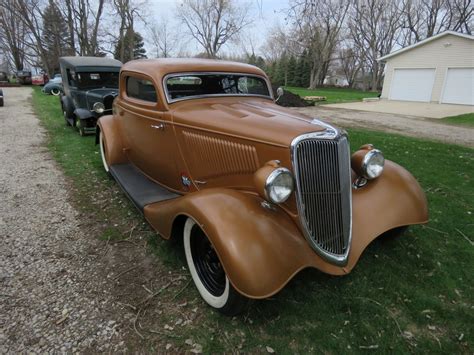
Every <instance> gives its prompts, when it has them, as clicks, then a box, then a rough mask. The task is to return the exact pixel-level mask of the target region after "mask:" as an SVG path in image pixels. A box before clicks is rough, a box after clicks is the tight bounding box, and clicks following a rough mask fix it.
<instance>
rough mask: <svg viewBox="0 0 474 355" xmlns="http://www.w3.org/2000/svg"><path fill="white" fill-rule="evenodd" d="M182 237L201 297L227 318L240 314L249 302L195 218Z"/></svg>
mask: <svg viewBox="0 0 474 355" xmlns="http://www.w3.org/2000/svg"><path fill="white" fill-rule="evenodd" d="M183 234H184V235H183V237H184V251H185V254H186V260H187V263H188V268H189V272H190V273H191V276H192V278H193V281H194V284H195V285H196V288H197V289H198V291H199V293H200V294H201V297H202V298H203V299H204V301H206V303H207V304H209V305H210V306H211V307H213V308H215V309H217V310H218V311H219V312H221V313H223V314H225V315H228V316H233V315H236V314H238V313H241V312H242V311H243V310H244V309H245V307H246V306H247V304H248V301H249V299H248V298H247V297H245V296H243V295H241V294H240V293H238V292H237V291H236V290H235V289H234V287H233V286H232V284H231V283H230V282H229V279H228V278H227V275H226V273H225V270H224V268H223V267H222V264H221V262H220V260H219V256H218V255H217V253H216V251H215V250H214V247H213V246H212V244H211V243H210V241H209V239H208V238H207V236H206V234H205V233H204V232H203V230H202V229H201V228H200V227H199V225H198V224H197V223H196V222H195V221H194V220H193V219H192V218H188V219H187V221H186V223H185V225H184V233H183Z"/></svg>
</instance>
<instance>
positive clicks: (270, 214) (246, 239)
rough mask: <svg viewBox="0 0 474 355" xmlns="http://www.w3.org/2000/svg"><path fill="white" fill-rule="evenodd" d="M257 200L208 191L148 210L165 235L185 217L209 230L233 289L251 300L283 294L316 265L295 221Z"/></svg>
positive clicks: (233, 191)
mask: <svg viewBox="0 0 474 355" xmlns="http://www.w3.org/2000/svg"><path fill="white" fill-rule="evenodd" d="M261 202H262V199H261V198H260V197H258V196H255V195H251V194H247V193H242V192H239V191H235V190H230V189H207V190H203V191H200V192H196V193H193V194H188V195H186V196H184V197H182V198H179V199H177V200H170V201H166V202H161V203H156V204H152V205H148V206H145V209H144V214H145V218H146V219H147V220H148V221H149V222H150V224H152V226H153V227H154V228H155V229H157V230H158V231H159V232H160V234H161V235H163V236H164V237H169V236H170V233H171V229H172V221H173V220H174V218H176V217H178V216H180V215H186V216H188V217H192V218H193V219H195V220H196V222H197V223H198V224H199V225H200V226H201V228H202V229H203V230H204V232H205V233H206V235H207V236H208V238H209V239H210V241H211V243H212V244H213V246H214V248H215V249H216V251H217V253H218V255H219V258H220V260H221V263H222V265H223V267H224V269H225V271H226V273H227V276H228V278H229V280H230V282H231V283H232V285H233V286H234V287H235V288H236V289H237V290H238V291H239V292H240V293H242V294H244V295H246V296H247V297H251V298H265V297H269V296H271V295H272V294H274V293H276V292H278V291H279V290H280V289H281V288H282V287H283V286H284V285H285V284H286V283H287V282H288V280H290V279H291V278H292V277H293V275H294V274H296V273H297V272H298V271H299V270H300V269H301V268H303V267H305V265H309V264H310V263H311V259H312V258H313V257H314V253H313V251H312V250H311V248H310V247H309V246H308V244H307V243H306V241H305V240H304V238H302V237H301V234H300V232H299V231H298V228H297V226H296V225H295V223H294V222H293V221H292V219H291V218H290V217H289V216H288V214H286V213H285V212H284V211H282V210H281V209H279V208H277V209H276V210H275V211H272V210H268V209H266V208H264V207H262V205H261Z"/></svg>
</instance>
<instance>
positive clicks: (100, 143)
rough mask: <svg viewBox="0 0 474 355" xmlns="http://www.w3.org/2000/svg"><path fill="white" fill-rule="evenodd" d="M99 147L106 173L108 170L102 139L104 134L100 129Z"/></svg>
mask: <svg viewBox="0 0 474 355" xmlns="http://www.w3.org/2000/svg"><path fill="white" fill-rule="evenodd" d="M99 147H100V156H101V158H102V164H103V165H104V170H105V171H106V172H107V173H108V172H109V164H107V159H106V157H105V141H104V134H103V133H102V131H100V134H99Z"/></svg>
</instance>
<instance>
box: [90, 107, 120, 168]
mask: <svg viewBox="0 0 474 355" xmlns="http://www.w3.org/2000/svg"><path fill="white" fill-rule="evenodd" d="M97 127H98V129H97V130H96V144H98V143H99V134H100V133H101V132H102V134H103V139H104V142H105V157H106V159H107V164H108V165H109V166H111V165H114V164H121V163H126V162H127V157H126V155H125V153H124V151H123V144H122V142H123V141H122V135H121V130H120V123H119V122H118V119H117V118H116V117H114V116H112V115H107V116H102V117H100V118H99V120H98V121H97Z"/></svg>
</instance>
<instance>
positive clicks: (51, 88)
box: [41, 76, 63, 96]
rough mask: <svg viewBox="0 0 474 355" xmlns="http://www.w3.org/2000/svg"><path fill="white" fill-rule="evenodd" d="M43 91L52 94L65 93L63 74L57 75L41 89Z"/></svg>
mask: <svg viewBox="0 0 474 355" xmlns="http://www.w3.org/2000/svg"><path fill="white" fill-rule="evenodd" d="M41 91H42V92H44V93H45V94H51V95H54V96H59V95H61V94H62V93H63V84H62V79H61V76H59V77H56V76H55V77H54V78H53V79H51V80H50V81H49V82H48V83H47V84H46V85H45V86H43V89H41Z"/></svg>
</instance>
